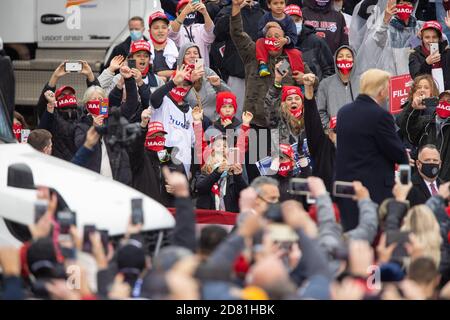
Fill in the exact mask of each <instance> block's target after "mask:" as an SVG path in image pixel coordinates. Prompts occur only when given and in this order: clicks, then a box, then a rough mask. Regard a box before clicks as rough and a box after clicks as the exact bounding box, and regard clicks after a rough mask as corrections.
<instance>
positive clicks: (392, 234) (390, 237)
mask: <svg viewBox="0 0 450 320" xmlns="http://www.w3.org/2000/svg"><path fill="white" fill-rule="evenodd" d="M407 242H409V232H408V231H398V230H391V231H387V232H386V246H390V245H391V244H393V243H397V246H396V247H395V249H394V252H393V253H392V259H393V260H398V258H403V257H406V256H408V252H407V251H406V248H405V244H406V243H407ZM396 258H397V259H396Z"/></svg>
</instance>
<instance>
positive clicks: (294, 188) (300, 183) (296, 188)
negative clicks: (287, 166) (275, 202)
mask: <svg viewBox="0 0 450 320" xmlns="http://www.w3.org/2000/svg"><path fill="white" fill-rule="evenodd" d="M288 192H289V193H290V194H295V195H308V194H309V193H310V190H309V183H308V180H306V179H303V178H292V179H290V180H289V188H288Z"/></svg>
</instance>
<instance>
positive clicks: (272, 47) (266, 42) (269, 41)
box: [264, 38, 281, 51]
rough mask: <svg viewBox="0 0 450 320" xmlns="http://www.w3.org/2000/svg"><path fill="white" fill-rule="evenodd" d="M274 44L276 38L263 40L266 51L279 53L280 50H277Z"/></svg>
mask: <svg viewBox="0 0 450 320" xmlns="http://www.w3.org/2000/svg"><path fill="white" fill-rule="evenodd" d="M275 42H278V39H277V38H264V47H266V50H267V51H280V50H281V48H277V47H276V46H275Z"/></svg>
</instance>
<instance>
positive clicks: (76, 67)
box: [64, 61, 83, 72]
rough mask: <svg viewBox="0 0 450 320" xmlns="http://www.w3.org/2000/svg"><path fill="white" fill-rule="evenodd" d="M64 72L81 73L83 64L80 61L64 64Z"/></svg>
mask: <svg viewBox="0 0 450 320" xmlns="http://www.w3.org/2000/svg"><path fill="white" fill-rule="evenodd" d="M64 70H65V71H66V72H81V70H83V64H82V63H81V62H80V61H69V62H66V63H64Z"/></svg>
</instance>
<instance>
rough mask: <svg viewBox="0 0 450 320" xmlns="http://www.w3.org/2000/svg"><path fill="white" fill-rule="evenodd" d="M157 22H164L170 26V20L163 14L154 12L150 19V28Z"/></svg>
mask: <svg viewBox="0 0 450 320" xmlns="http://www.w3.org/2000/svg"><path fill="white" fill-rule="evenodd" d="M156 20H164V21H166V23H167V24H169V18H167V16H166V15H165V14H164V13H163V12H161V11H156V12H153V13H152V14H151V15H150V17H148V27H149V28H150V27H151V26H152V23H153V22H155V21H156Z"/></svg>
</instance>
